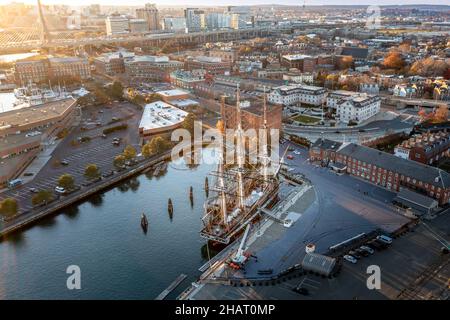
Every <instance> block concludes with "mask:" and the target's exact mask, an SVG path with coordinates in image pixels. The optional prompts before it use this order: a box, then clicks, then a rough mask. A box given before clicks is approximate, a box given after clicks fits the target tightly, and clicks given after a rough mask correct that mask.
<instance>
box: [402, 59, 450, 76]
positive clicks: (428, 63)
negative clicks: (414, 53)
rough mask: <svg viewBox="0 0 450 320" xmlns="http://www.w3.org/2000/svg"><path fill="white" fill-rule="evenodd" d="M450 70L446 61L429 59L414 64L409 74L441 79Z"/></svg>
mask: <svg viewBox="0 0 450 320" xmlns="http://www.w3.org/2000/svg"><path fill="white" fill-rule="evenodd" d="M449 68H450V65H449V64H448V63H446V62H445V61H444V60H442V59H434V58H432V57H429V58H425V59H422V60H419V61H416V62H414V63H413V65H412V66H411V69H410V70H409V73H410V74H411V75H419V76H423V77H439V76H444V75H445V72H446V71H447V70H448V69H449Z"/></svg>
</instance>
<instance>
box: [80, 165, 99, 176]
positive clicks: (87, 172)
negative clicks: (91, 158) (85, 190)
mask: <svg viewBox="0 0 450 320" xmlns="http://www.w3.org/2000/svg"><path fill="white" fill-rule="evenodd" d="M84 176H85V177H86V178H88V179H95V178H98V177H99V176H100V170H99V169H98V166H97V165H96V164H92V163H91V164H88V165H87V166H86V168H85V169H84Z"/></svg>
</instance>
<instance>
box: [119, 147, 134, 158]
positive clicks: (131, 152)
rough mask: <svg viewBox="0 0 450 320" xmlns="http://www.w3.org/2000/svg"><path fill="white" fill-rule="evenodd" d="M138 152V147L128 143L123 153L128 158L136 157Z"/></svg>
mask: <svg viewBox="0 0 450 320" xmlns="http://www.w3.org/2000/svg"><path fill="white" fill-rule="evenodd" d="M136 154H137V152H136V149H135V148H134V147H133V146H132V145H127V146H126V147H125V149H124V150H123V153H122V155H123V156H124V157H125V159H126V160H131V159H133V158H134V157H136Z"/></svg>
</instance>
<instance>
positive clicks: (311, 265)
mask: <svg viewBox="0 0 450 320" xmlns="http://www.w3.org/2000/svg"><path fill="white" fill-rule="evenodd" d="M335 264H336V259H335V258H331V257H328V256H324V255H321V254H318V253H307V254H306V255H305V257H304V258H303V261H302V267H303V269H305V270H307V271H314V272H318V273H320V274H323V275H326V276H328V275H330V274H331V271H333V268H334V266H335Z"/></svg>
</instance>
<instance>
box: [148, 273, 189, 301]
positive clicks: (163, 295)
mask: <svg viewBox="0 0 450 320" xmlns="http://www.w3.org/2000/svg"><path fill="white" fill-rule="evenodd" d="M186 278H187V275H185V274H184V273H182V274H180V275H179V276H178V277H177V278H176V279H175V281H174V282H172V283H171V284H170V285H169V286H168V287H167V289H165V290H164V291H163V292H161V293H160V294H159V295H158V296H157V297H156V298H155V300H164V299H165V298H166V297H167V296H168V295H169V293H171V292H172V291H173V290H175V288H176V287H178V286H179V285H180V284H181V283H182V282H183V281H184V279H186Z"/></svg>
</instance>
